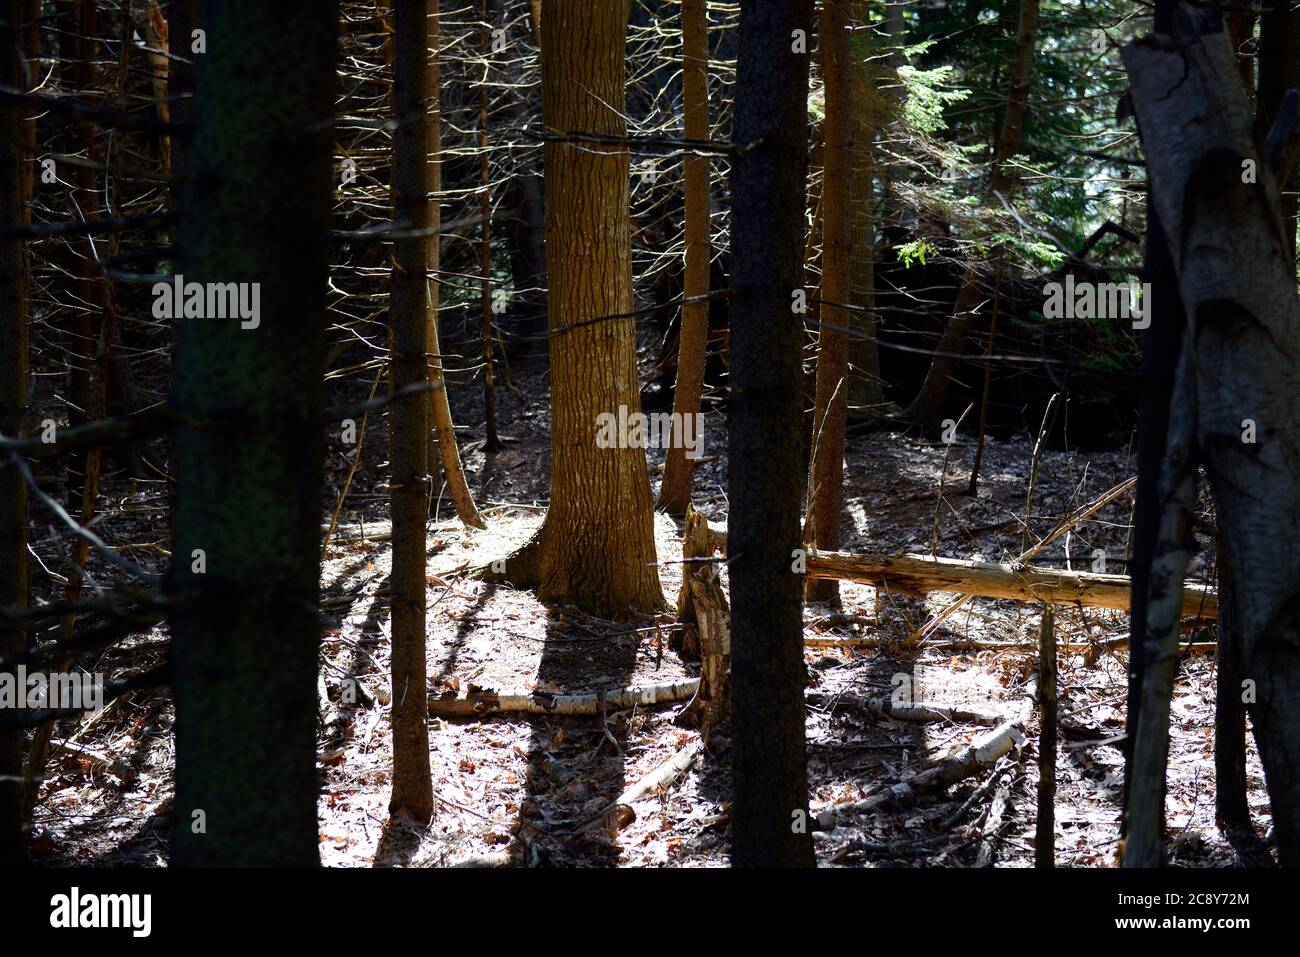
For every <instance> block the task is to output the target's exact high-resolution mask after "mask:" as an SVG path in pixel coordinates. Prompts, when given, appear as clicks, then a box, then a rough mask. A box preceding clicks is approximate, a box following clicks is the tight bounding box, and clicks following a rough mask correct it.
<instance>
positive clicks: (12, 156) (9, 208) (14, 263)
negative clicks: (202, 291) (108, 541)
mask: <svg viewBox="0 0 1300 957" xmlns="http://www.w3.org/2000/svg"><path fill="white" fill-rule="evenodd" d="M24 7H25V2H24V0H4V2H3V3H2V4H0V83H3V84H4V85H5V86H7V87H10V88H11V89H19V90H25V89H28V88H29V87H30V86H31V84H30V82H29V80H28V78H27V77H26V76H24V71H23V62H22V56H21V54H22V50H23V42H22V25H23V20H24V12H25V11H24ZM28 145H29V144H28V136H27V122H26V119H25V117H24V115H23V113H22V111H20V110H17V109H13V108H6V109H4V110H0V224H3V225H6V226H17V225H24V224H25V223H26V222H27V220H28V212H27V211H28V197H27V195H26V194H27V187H28V185H29V184H30V182H31V180H30V173H29V170H30V168H31V164H32V163H34V162H35V158H34V157H33V156H31V155H27V153H26V150H25V148H24V147H26V146H28ZM27 270H28V261H27V243H26V241H24V240H22V239H17V238H14V239H0V435H5V436H7V437H9V438H17V437H18V436H20V435H21V433H22V429H23V413H24V411H25V409H26V407H27ZM0 605H2V606H4V607H7V608H23V607H26V605H27V484H26V483H25V482H24V481H23V479H22V476H21V475H19V474H18V469H17V468H15V467H14V466H13V465H12V464H11V463H9V462H7V461H2V460H0ZM26 647H27V633H26V632H25V631H23V630H21V629H14V630H6V631H0V655H13V654H18V653H20V652H22V651H23V650H25V649H26ZM24 738H25V734H24V732H23V729H22V728H12V729H9V730H3V731H0V866H7V867H14V866H16V865H18V864H20V863H21V862H22V861H23V859H24V851H23V839H22V833H21V818H22V814H21V807H22V788H21V785H20V779H21V776H22V773H23V741H24Z"/></svg>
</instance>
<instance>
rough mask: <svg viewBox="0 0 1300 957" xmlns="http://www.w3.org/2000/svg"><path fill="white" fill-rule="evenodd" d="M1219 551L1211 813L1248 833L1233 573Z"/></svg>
mask: <svg viewBox="0 0 1300 957" xmlns="http://www.w3.org/2000/svg"><path fill="white" fill-rule="evenodd" d="M1225 558H1226V556H1225V555H1224V554H1223V547H1222V545H1220V547H1219V559H1218V562H1217V563H1216V564H1217V567H1218V570H1219V646H1218V648H1216V649H1215V656H1214V662H1215V672H1216V674H1215V679H1216V680H1215V698H1214V811H1215V818H1216V821H1217V823H1218V825H1219V827H1221V828H1224V829H1240V830H1245V831H1248V830H1249V829H1250V803H1249V801H1248V800H1247V787H1246V706H1245V703H1244V702H1243V700H1242V698H1243V692H1244V691H1245V688H1244V686H1243V680H1244V675H1243V674H1242V671H1241V636H1240V635H1238V634H1237V633H1236V629H1235V627H1234V626H1235V624H1236V623H1235V622H1234V621H1233V618H1232V602H1233V594H1232V593H1233V589H1234V588H1235V587H1236V585H1235V583H1234V580H1233V570H1232V569H1231V568H1230V567H1229V566H1228V563H1227V561H1226V560H1225Z"/></svg>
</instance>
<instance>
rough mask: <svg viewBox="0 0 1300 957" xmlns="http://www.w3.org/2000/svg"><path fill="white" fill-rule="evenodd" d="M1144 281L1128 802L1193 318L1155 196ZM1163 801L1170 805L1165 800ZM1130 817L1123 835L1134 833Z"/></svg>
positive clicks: (1164, 26)
mask: <svg viewBox="0 0 1300 957" xmlns="http://www.w3.org/2000/svg"><path fill="white" fill-rule="evenodd" d="M1177 3H1178V0H1158V2H1157V3H1156V8H1155V20H1154V23H1153V27H1152V32H1153V33H1154V34H1156V35H1163V36H1168V35H1169V34H1170V33H1171V32H1172V30H1173V16H1174V8H1175V7H1176V6H1177ZM1143 279H1144V280H1145V281H1146V282H1149V283H1150V284H1151V303H1150V305H1149V306H1148V310H1149V312H1148V315H1149V318H1150V320H1151V321H1150V324H1149V325H1148V326H1147V328H1146V329H1144V330H1143V332H1142V381H1143V382H1144V383H1145V384H1146V388H1144V389H1142V390H1141V396H1140V397H1139V399H1138V454H1137V475H1138V480H1137V491H1136V493H1135V495H1134V502H1133V538H1132V548H1131V554H1130V555H1129V569H1130V571H1129V574H1130V576H1131V579H1132V596H1133V597H1132V599H1131V603H1130V613H1129V635H1130V636H1131V637H1130V639H1129V655H1128V696H1127V697H1128V701H1127V705H1126V710H1125V730H1126V733H1125V739H1124V789H1123V806H1124V807H1125V808H1127V807H1128V798H1129V793H1130V791H1131V790H1132V782H1133V742H1134V741H1136V740H1137V736H1138V722H1139V719H1140V717H1141V712H1142V683H1143V678H1144V675H1145V672H1146V642H1145V641H1144V640H1143V636H1144V635H1146V633H1147V594H1148V590H1149V587H1150V582H1151V561H1152V557H1153V556H1154V554H1155V547H1156V537H1157V534H1158V532H1159V522H1160V502H1159V497H1158V494H1157V486H1158V485H1159V481H1160V470H1161V468H1162V465H1163V463H1164V460H1165V446H1166V442H1167V440H1168V434H1169V415H1170V397H1171V396H1172V395H1173V389H1174V371H1175V369H1176V368H1177V364H1178V354H1179V352H1180V350H1181V349H1182V343H1183V329H1184V327H1185V325H1186V322H1187V320H1186V317H1185V315H1184V313H1183V301H1182V295H1181V293H1180V292H1179V289H1178V276H1177V275H1176V274H1175V272H1174V261H1173V257H1172V256H1171V254H1170V252H1169V244H1168V243H1167V242H1166V241H1165V233H1164V229H1163V227H1162V226H1161V224H1160V210H1159V209H1158V208H1157V206H1156V204H1155V203H1153V202H1151V201H1150V198H1149V197H1148V201H1147V227H1146V250H1145V261H1144V263H1143ZM1162 806H1163V802H1162ZM1127 832H1128V817H1127V815H1125V816H1124V817H1123V818H1122V819H1121V823H1120V833H1121V834H1127Z"/></svg>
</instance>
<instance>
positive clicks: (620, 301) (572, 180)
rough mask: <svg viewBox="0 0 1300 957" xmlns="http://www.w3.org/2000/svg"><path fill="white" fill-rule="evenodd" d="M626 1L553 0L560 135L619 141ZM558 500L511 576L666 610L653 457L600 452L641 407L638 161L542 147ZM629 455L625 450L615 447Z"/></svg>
mask: <svg viewBox="0 0 1300 957" xmlns="http://www.w3.org/2000/svg"><path fill="white" fill-rule="evenodd" d="M629 11H630V5H629V0H547V4H546V14H545V16H544V17H543V18H542V114H543V119H544V122H545V124H546V126H547V127H548V128H549V129H551V130H554V131H556V132H559V133H582V134H595V135H598V136H607V137H613V138H621V137H623V136H624V135H625V134H626V123H625V121H624V119H623V116H622V114H621V113H620V112H619V110H621V108H622V104H623V100H624V63H625V52H624V48H625V46H626V41H627V22H628V15H629ZM544 155H545V169H546V186H547V197H546V252H547V258H548V276H549V281H550V289H549V299H550V359H551V501H550V508H549V509H548V510H547V513H546V520H545V521H544V522H543V524H542V528H541V529H540V530H539V532H538V534H537V535H536V536H535V537H534V538H533V539H532V540H531V541H530V542H529V543H528V544H527V545H525V546H524V547H523V549H521V550H520V551H519V552H518V553H516V554H515V555H514V556H513V557H511V558H510V559H509V560H508V562H507V563H506V569H505V572H504V573H503V575H502V577H504V578H505V579H506V580H508V581H511V582H513V583H514V584H516V585H536V586H537V593H538V597H539V598H540V599H541V600H542V601H545V602H555V603H562V604H573V605H577V606H579V607H581V608H584V609H586V610H588V611H590V612H592V613H594V614H598V615H602V614H603V615H609V614H617V613H624V612H627V611H631V610H640V611H649V610H652V609H658V608H661V607H663V604H664V598H663V590H662V588H661V586H660V584H659V572H658V568H657V567H656V565H655V564H654V563H655V542H654V500H653V498H652V497H651V493H650V478H649V472H648V469H647V467H646V457H645V451H644V450H643V449H640V448H624V447H615V448H601V447H600V446H599V445H598V444H597V437H598V428H599V424H600V422H601V418H600V417H601V414H602V413H608V414H609V415H613V416H615V417H616V418H617V417H618V416H619V411H620V407H623V408H626V410H627V413H628V414H629V415H631V414H632V413H635V412H638V411H639V410H640V407H641V398H640V391H639V389H638V385H637V369H636V335H635V327H634V325H633V320H632V319H631V318H630V317H629V318H609V317H612V316H620V317H621V316H627V315H628V314H629V313H631V312H632V247H631V220H630V216H629V213H628V187H629V184H628V157H627V153H626V151H625V150H624V149H623V148H622V147H618V146H604V145H594V144H591V143H586V142H583V143H570V142H566V141H563V140H551V141H548V142H547V143H546V146H545V151H544ZM615 444H616V445H618V446H622V445H624V444H628V443H615Z"/></svg>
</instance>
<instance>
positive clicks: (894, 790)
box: [813, 682, 1036, 831]
mask: <svg viewBox="0 0 1300 957" xmlns="http://www.w3.org/2000/svg"><path fill="white" fill-rule="evenodd" d="M1030 690H1031V693H1030V694H1029V699H1028V701H1026V702H1025V704H1024V705H1023V706H1022V707H1021V708H1020V711H1019V713H1018V714H1017V715H1015V716H1014V717H1013V718H1011V719H1009V720H1007V721H1004V722H1003V723H1002V724H1000V725H998V726H997V727H996V728H993V729H991V730H989V731H986V732H984V733H983V734H981V735H980V736H979V737H977V738H976V739H975V740H974V741H972V742H971V743H970V744H968V745H966V746H965V747H964V748H959V749H958V750H956V751H955V752H953V753H952V754H950V755H948V757H946V758H942V759H941V760H939V761H938V762H936V763H935V764H933V765H931V766H930V767H928V768H925V769H924V770H921V771H918V772H917V773H916V774H913V775H912V776H911V777H909V778H906V779H905V780H903V781H899V782H898V783H897V784H894V785H892V786H890V787H887V788H881V789H880V790H878V791H876V792H875V793H872V794H870V795H868V796H867V797H864V798H861V799H859V800H856V801H848V802H846V803H843V804H835V805H831V806H830V807H828V808H825V809H824V810H822V811H821V812H820V813H818V814H816V815H814V816H813V824H814V827H815V828H816V829H817V830H822V831H830V830H833V829H834V828H835V827H837V826H838V825H839V823H840V821H843V820H847V819H848V818H849V817H850V816H852V815H856V814H865V813H867V812H869V811H874V810H877V809H878V808H882V807H906V806H908V805H910V804H912V803H913V802H914V801H915V800H916V799H917V797H919V796H920V795H921V794H923V793H926V792H929V791H938V790H942V789H944V788H947V787H950V786H951V785H953V784H956V783H957V782H958V781H961V780H963V779H964V778H968V777H971V776H973V775H976V774H978V773H979V772H980V771H983V770H984V769H986V768H991V767H993V766H994V765H995V764H997V762H998V759H999V758H1001V757H1002V756H1003V755H1005V754H1007V753H1009V752H1010V751H1011V749H1012V748H1013V747H1019V746H1020V745H1021V744H1023V743H1024V740H1025V723H1026V721H1027V720H1028V717H1029V713H1030V709H1031V707H1032V702H1033V698H1034V694H1035V693H1036V692H1034V691H1033V683H1032V682H1031V689H1030Z"/></svg>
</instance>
